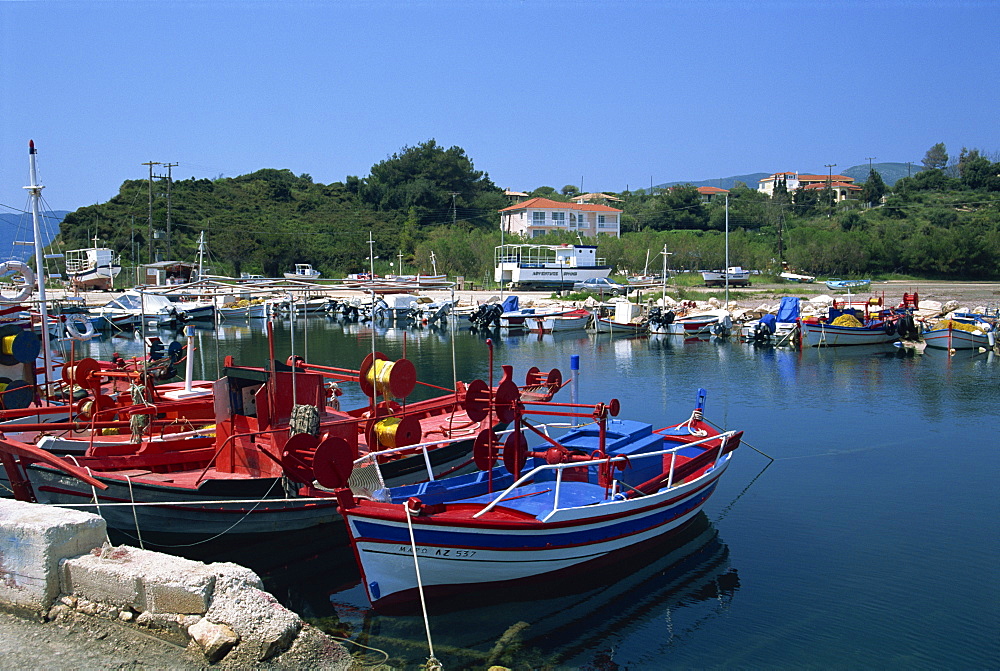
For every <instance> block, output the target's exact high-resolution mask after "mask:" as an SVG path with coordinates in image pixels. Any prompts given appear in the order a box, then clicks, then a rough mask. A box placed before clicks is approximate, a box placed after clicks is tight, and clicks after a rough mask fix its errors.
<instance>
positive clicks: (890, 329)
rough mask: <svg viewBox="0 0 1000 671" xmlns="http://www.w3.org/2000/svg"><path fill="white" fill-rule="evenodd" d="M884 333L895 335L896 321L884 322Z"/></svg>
mask: <svg viewBox="0 0 1000 671" xmlns="http://www.w3.org/2000/svg"><path fill="white" fill-rule="evenodd" d="M885 334H886V335H890V336H891V335H896V322H886V323H885Z"/></svg>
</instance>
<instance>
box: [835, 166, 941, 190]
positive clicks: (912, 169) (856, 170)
mask: <svg viewBox="0 0 1000 671" xmlns="http://www.w3.org/2000/svg"><path fill="white" fill-rule="evenodd" d="M872 168H874V169H875V170H876V171H878V174H879V175H881V176H882V181H883V182H885V183H886V185H888V186H892V185H893V184H895V183H896V182H898V181H899V180H901V179H902V178H904V177H907V176H910V175H916V174H917V173H918V172H920V171H921V170H923V169H924V167H923V166H922V165H920V164H919V163H910V164H909V165H907V164H906V163H872ZM868 171H869V168H868V164H867V163H865V164H862V165H856V166H854V167H851V168H848V169H847V170H841V171H840V174H841V175H846V176H848V177H853V178H854V181H855V182H856V183H857V184H863V183H864V182H867V181H868Z"/></svg>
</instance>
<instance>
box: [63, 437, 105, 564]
mask: <svg viewBox="0 0 1000 671" xmlns="http://www.w3.org/2000/svg"><path fill="white" fill-rule="evenodd" d="M66 456H67V457H69V458H70V459H72V460H73V463H74V464H76V467H77V468H86V469H87V475H89V476H90V477H92V478H93V477H94V474H93V472H92V471H91V470H90V466H80V462H79V461H77V460H76V455H73V454H67V455H66ZM94 479H95V480H96V478H94ZM90 491H91V493H92V495H93V497H94V505H95V506H96V507H97V514H98V515H101V502H100V501H98V500H97V487H95V486H94V485H91V486H90ZM101 517H104V515H101ZM104 539H105V540H106V541H108V544H109V545H110V544H111V537H110V536H108V527H107V524H105V526H104Z"/></svg>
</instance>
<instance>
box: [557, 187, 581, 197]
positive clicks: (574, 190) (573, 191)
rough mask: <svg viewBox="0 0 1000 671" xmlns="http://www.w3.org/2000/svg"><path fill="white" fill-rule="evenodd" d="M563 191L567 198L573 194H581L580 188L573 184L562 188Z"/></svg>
mask: <svg viewBox="0 0 1000 671" xmlns="http://www.w3.org/2000/svg"><path fill="white" fill-rule="evenodd" d="M561 191H562V195H564V196H566V197H567V198H572V197H573V196H577V195H579V194H580V189H578V188H576V187H575V186H573V185H572V184H567V185H566V186H564V187H563V188H562V189H561Z"/></svg>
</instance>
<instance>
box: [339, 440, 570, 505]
mask: <svg viewBox="0 0 1000 671" xmlns="http://www.w3.org/2000/svg"><path fill="white" fill-rule="evenodd" d="M535 427H536V428H539V429H541V430H542V431H544V432H545V435H549V429H565V428H570V425H569V424H566V423H562V422H550V423H548V424H538V425H535ZM513 431H514V429H506V430H504V431H497V432H495V433H496V436H497V437H498V438H501V437H503V436H505V435H507V434H509V433H512V432H513ZM475 435H476V432H475V431H469V432H468V433H465V434H463V435H461V436H456V437H453V438H445V439H443V440H442V439H436V440H431V441H427V442H424V443H417V444H414V445H406V446H404V447H393V448H388V449H384V450H373V451H371V452H368V453H366V454H363V455H362V456H360V457H358V458H357V459H355V460H354V465H353V467H352V469H351V475H350V477H349V478H348V484H349V486H350V487H351V490H352V491H353V492H354V493H355V494H368V495H374V493H375V492H377V491H379V490H383V489H385V488H386V484H385V479H384V478H383V477H382V469H381V468H380V465H379V458H384V457H391V456H394V455H402V454H416V453H420V454H421V455H423V460H424V467H425V468H426V471H427V481H428V482H433V481H435V480H436V479H437V477H436V475H435V473H434V465H433V464H432V463H431V457H430V449H431V448H436V447H439V446H441V445H450V444H452V443H460V442H462V441H466V440H469V439H470V438H473V437H474V436H475ZM470 463H472V459H469V460H468V461H467V462H465V463H463V464H460V465H459V466H457V467H455V468H456V469H457V468H462V467H464V466H468V465H469V464H470ZM452 470H455V469H452Z"/></svg>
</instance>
